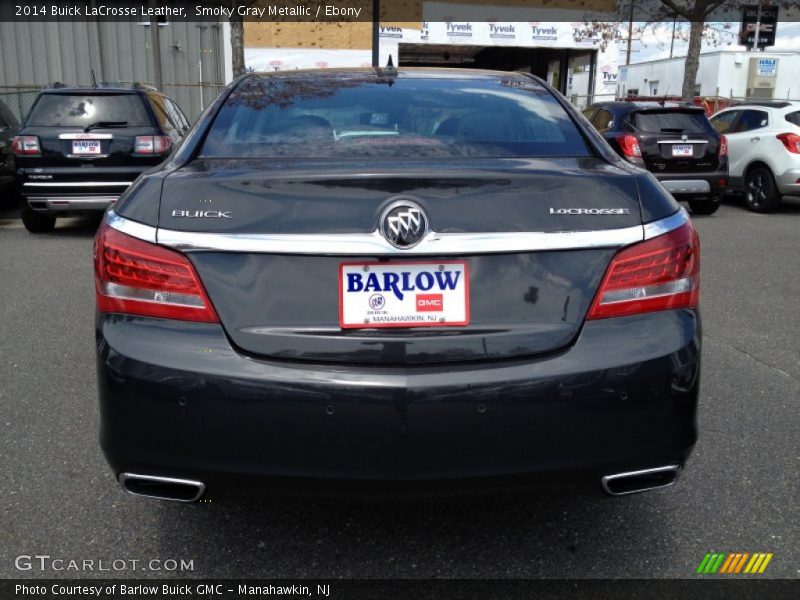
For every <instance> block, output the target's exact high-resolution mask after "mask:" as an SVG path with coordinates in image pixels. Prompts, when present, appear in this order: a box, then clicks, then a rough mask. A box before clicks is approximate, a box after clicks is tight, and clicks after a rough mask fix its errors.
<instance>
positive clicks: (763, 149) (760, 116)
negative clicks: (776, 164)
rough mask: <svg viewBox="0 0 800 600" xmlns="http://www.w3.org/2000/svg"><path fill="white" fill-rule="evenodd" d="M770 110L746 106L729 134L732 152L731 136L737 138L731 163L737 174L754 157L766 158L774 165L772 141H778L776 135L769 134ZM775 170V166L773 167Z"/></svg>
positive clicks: (766, 160)
mask: <svg viewBox="0 0 800 600" xmlns="http://www.w3.org/2000/svg"><path fill="white" fill-rule="evenodd" d="M769 128H770V122H769V112H767V111H766V110H764V109H760V108H746V109H743V110H742V114H741V115H739V118H738V119H737V121H736V123H734V124H733V129H732V130H731V132H732V133H731V135H730V136H728V140H729V141H728V149H729V152H730V139H731V136H732V137H734V138H735V144H736V148H737V149H736V154H733V153H730V157H729V159H728V160H729V161H730V162H729V164H730V169H731V172H733V171H734V170H735V172H736V173H737V176H738V175H740V174H741V173H742V172H743V171H744V169H745V168H746V167H747V165H749V164H750V163H751V162H752V161H753V160H754V159H756V158H758V159H760V160H764V161H765V162H767V164H769V165H770V166H772V164H771V161H770V157H771V156H772V154H773V151H774V148H772V147H771V146H772V142H775V141H777V140H776V139H775V135H774V134H773V135H769V134H768V130H769ZM773 171H774V168H773Z"/></svg>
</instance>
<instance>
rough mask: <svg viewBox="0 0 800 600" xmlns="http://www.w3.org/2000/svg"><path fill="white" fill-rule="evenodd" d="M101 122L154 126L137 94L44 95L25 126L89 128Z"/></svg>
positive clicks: (131, 125) (132, 125) (130, 125)
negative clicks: (88, 126)
mask: <svg viewBox="0 0 800 600" xmlns="http://www.w3.org/2000/svg"><path fill="white" fill-rule="evenodd" d="M101 121H114V122H124V123H126V124H127V125H128V126H129V127H151V126H152V124H153V123H152V121H151V119H150V117H149V116H148V114H147V111H146V110H145V107H144V103H143V102H142V99H141V98H140V97H139V96H138V95H136V94H98V95H96V96H92V95H86V94H42V96H41V97H40V98H39V101H38V102H37V103H36V105H35V106H34V107H33V110H31V114H30V115H29V116H28V119H27V121H26V123H25V124H26V125H28V126H33V127H86V126H87V125H91V124H93V123H98V122H101Z"/></svg>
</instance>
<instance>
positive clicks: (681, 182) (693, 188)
mask: <svg viewBox="0 0 800 600" xmlns="http://www.w3.org/2000/svg"><path fill="white" fill-rule="evenodd" d="M654 175H655V177H656V179H658V181H659V182H660V183H661V185H663V186H664V187H665V188H666V189H667V191H668V192H669V193H670V194H672V195H673V196H675V197H676V198H698V197H708V196H719V195H720V194H721V193H722V192H723V190H724V189H725V187H726V185H727V179H728V173H727V171H717V172H714V173H686V174H676V173H654ZM720 180H723V181H725V183H724V184H721V183H720Z"/></svg>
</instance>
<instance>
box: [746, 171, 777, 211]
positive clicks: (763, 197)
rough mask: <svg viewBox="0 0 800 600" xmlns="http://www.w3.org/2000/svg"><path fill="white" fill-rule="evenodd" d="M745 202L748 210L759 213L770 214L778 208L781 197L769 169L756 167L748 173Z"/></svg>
mask: <svg viewBox="0 0 800 600" xmlns="http://www.w3.org/2000/svg"><path fill="white" fill-rule="evenodd" d="M744 200H745V202H746V203H747V208H749V209H750V210H752V211H755V212H757V213H768V212H772V211H774V210H775V209H776V208H778V205H779V204H780V203H781V195H780V193H778V186H777V185H775V178H774V177H773V176H772V172H770V170H769V169H768V168H767V167H754V168H752V169H750V171H748V173H747V176H746V177H745V178H744Z"/></svg>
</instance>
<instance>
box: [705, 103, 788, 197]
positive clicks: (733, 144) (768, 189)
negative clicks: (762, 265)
mask: <svg viewBox="0 0 800 600" xmlns="http://www.w3.org/2000/svg"><path fill="white" fill-rule="evenodd" d="M711 124H712V125H714V127H715V128H716V130H717V131H718V132H719V133H722V134H725V137H726V138H727V139H728V169H729V177H730V187H731V189H733V190H734V191H739V192H744V196H745V200H746V202H747V206H748V208H750V210H754V211H756V212H761V213H765V212H771V211H773V210H775V209H776V208H777V207H778V205H779V204H780V202H781V196H784V195H789V194H793V195H794V194H800V102H797V101H788V100H787V101H764V102H748V103H746V104H737V105H736V106H732V107H730V108H726V109H725V110H721V111H719V112H718V113H717V114H715V115H714V116H713V117H711Z"/></svg>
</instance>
